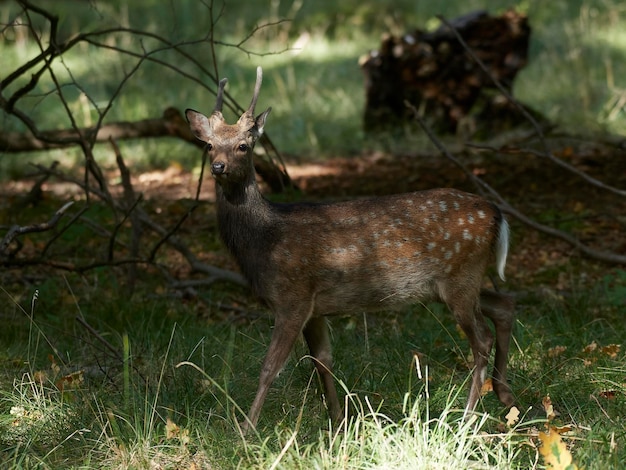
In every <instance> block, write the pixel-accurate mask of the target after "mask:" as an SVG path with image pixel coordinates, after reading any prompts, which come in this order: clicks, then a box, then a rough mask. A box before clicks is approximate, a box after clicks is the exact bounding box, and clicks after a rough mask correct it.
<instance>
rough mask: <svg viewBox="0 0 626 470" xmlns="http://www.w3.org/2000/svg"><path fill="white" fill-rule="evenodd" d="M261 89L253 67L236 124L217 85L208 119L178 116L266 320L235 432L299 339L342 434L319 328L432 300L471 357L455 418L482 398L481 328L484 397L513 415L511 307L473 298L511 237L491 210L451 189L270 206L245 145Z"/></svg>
mask: <svg viewBox="0 0 626 470" xmlns="http://www.w3.org/2000/svg"><path fill="white" fill-rule="evenodd" d="M262 77H263V73H262V69H261V68H260V67H259V68H257V77H256V84H255V87H254V93H253V96H252V101H251V103H250V106H249V107H248V109H247V110H246V111H245V112H244V113H243V114H242V115H241V117H240V118H239V119H238V121H237V122H236V123H235V124H232V125H231V124H227V122H226V121H225V119H224V117H223V115H222V105H223V99H224V88H225V86H226V83H227V79H222V80H221V81H220V82H219V86H218V91H217V94H216V95H217V97H216V104H215V108H214V109H213V112H212V113H211V114H210V115H209V116H205V115H204V114H202V113H200V112H198V111H194V110H193V109H187V110H186V111H185V115H186V118H187V121H188V123H189V126H190V129H191V131H192V133H193V134H194V136H195V137H196V138H197V139H199V140H201V141H202V142H204V143H205V144H206V147H205V151H206V152H208V158H209V165H210V171H211V174H212V177H213V178H214V180H215V191H216V214H217V222H218V230H219V232H220V236H221V239H222V240H223V242H224V244H225V245H226V247H227V248H228V250H229V251H230V253H231V254H232V256H233V257H234V258H235V260H236V261H237V264H238V266H239V268H240V270H241V273H242V274H243V276H244V277H245V278H246V279H247V281H248V283H249V286H250V288H251V290H252V292H253V293H254V294H255V295H256V296H257V297H258V298H259V299H260V300H262V301H263V302H264V303H265V304H266V305H267V306H268V307H269V309H270V311H271V312H272V314H273V318H274V328H273V332H272V335H271V340H270V344H269V347H268V350H267V353H266V356H265V359H264V361H263V364H262V367H261V371H260V377H259V384H258V389H257V392H256V396H255V398H254V400H253V402H252V405H251V406H250V409H249V412H248V414H247V417H246V418H245V420H244V421H243V422H242V423H241V429H242V431H243V432H248V431H249V430H250V429H256V426H257V424H258V420H259V416H260V414H261V409H262V407H263V403H264V402H265V399H266V396H267V394H268V391H269V389H270V387H271V384H272V382H273V381H274V379H275V378H276V376H277V375H278V374H279V372H280V371H281V370H282V368H283V367H284V365H285V363H286V361H287V359H288V357H289V355H290V353H291V351H292V350H293V349H294V345H295V343H296V341H297V339H298V338H299V337H300V334H302V335H303V336H304V339H305V342H306V344H307V346H308V349H309V351H310V355H311V358H312V359H313V362H314V365H315V368H316V370H317V373H318V375H319V377H320V381H321V383H322V386H323V393H324V396H325V399H326V403H327V410H328V414H329V417H330V418H331V422H336V423H339V422H341V420H342V419H343V418H344V410H343V407H342V406H341V405H340V402H339V398H338V394H337V390H336V388H335V380H334V376H333V359H332V353H331V341H330V334H329V328H328V323H327V317H328V316H329V315H334V314H342V315H350V314H362V313H364V312H370V311H381V310H391V309H397V308H399V307H402V306H406V305H410V304H416V303H418V302H425V301H431V300H432V301H441V302H443V303H444V304H446V305H447V307H448V309H449V310H450V311H451V312H452V314H453V315H454V318H455V320H456V322H457V323H458V324H459V325H460V327H461V329H462V330H463V332H464V333H465V336H466V337H467V340H468V342H469V345H470V348H471V351H472V353H473V360H474V365H473V371H472V375H471V382H470V390H469V396H468V399H467V404H466V407H465V412H466V413H471V412H473V411H474V410H475V407H476V405H477V402H478V400H479V398H480V396H481V388H482V386H483V383H484V382H485V380H486V376H487V367H488V360H489V357H490V354H491V351H492V346H493V343H494V335H493V333H492V332H491V329H490V327H489V325H488V324H487V322H486V320H485V317H486V318H489V319H490V320H491V322H492V323H493V326H494V330H495V358H494V369H493V379H492V382H493V390H494V392H495V394H496V396H497V398H498V399H499V400H500V402H502V404H503V405H505V406H506V407H510V406H512V405H513V403H514V396H513V393H512V391H511V388H510V386H509V384H508V381H507V377H506V372H507V362H508V352H509V344H510V339H511V330H512V327H513V322H514V301H513V297H512V296H511V295H509V294H505V293H501V292H499V291H497V290H489V289H485V288H483V287H482V285H483V279H484V277H485V276H486V270H487V268H488V267H489V265H490V263H491V262H492V261H494V260H495V265H496V268H497V273H498V274H499V276H500V277H501V278H502V280H504V269H505V264H506V258H507V253H508V249H509V225H508V223H507V221H506V219H505V218H504V216H503V214H502V212H501V211H500V209H499V208H498V206H497V205H495V204H494V203H492V202H490V201H488V200H487V199H485V198H483V197H480V196H477V195H474V194H470V193H467V192H462V191H460V190H457V189H452V188H439V189H430V190H424V191H418V192H411V193H406V194H397V195H386V196H378V197H370V198H363V199H353V200H347V201H341V202H318V203H309V202H292V203H275V202H270V201H269V200H268V199H267V198H265V197H264V196H263V195H262V193H261V191H260V188H259V185H258V183H257V179H256V173H255V170H254V165H253V155H254V154H253V149H254V146H255V143H256V142H257V140H258V139H259V137H261V135H262V134H263V132H264V127H265V123H266V120H267V117H268V115H269V113H270V111H271V109H272V108H271V107H270V108H268V109H267V110H265V111H264V112H262V113H260V114H259V115H258V116H255V107H256V103H257V100H258V97H259V92H260V89H261V82H262ZM494 284H495V283H494Z"/></svg>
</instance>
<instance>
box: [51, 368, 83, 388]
mask: <svg viewBox="0 0 626 470" xmlns="http://www.w3.org/2000/svg"><path fill="white" fill-rule="evenodd" d="M84 381H85V373H84V372H83V371H82V370H78V371H76V372H72V373H71V374H67V375H65V376H63V377H61V378H60V379H59V380H57V381H56V383H55V385H56V387H57V388H58V389H59V390H60V391H61V392H62V391H63V390H65V389H77V388H78V387H80V386H81V385H82V383H83V382H84Z"/></svg>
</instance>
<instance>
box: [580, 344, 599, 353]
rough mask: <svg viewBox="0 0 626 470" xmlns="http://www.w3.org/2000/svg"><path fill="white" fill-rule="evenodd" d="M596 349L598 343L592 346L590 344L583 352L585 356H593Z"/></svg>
mask: <svg viewBox="0 0 626 470" xmlns="http://www.w3.org/2000/svg"><path fill="white" fill-rule="evenodd" d="M596 349H598V343H596V342H595V341H594V342H593V343H591V344H588V345H587V346H585V347H584V348H583V352H584V353H585V354H591V353H592V352H594V351H595V350H596Z"/></svg>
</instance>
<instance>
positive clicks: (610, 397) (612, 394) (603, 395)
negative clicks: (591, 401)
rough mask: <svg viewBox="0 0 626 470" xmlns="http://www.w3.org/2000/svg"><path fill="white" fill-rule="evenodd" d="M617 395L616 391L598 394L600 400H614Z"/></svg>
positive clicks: (605, 391) (604, 391)
mask: <svg viewBox="0 0 626 470" xmlns="http://www.w3.org/2000/svg"><path fill="white" fill-rule="evenodd" d="M616 395H617V391H615V390H603V391H601V392H600V393H598V396H599V397H600V398H606V399H607V400H613V399H614V398H615V396H616Z"/></svg>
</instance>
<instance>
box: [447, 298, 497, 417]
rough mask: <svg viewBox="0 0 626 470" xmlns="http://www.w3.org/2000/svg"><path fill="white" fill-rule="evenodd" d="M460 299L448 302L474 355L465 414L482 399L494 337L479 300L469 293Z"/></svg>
mask: <svg viewBox="0 0 626 470" xmlns="http://www.w3.org/2000/svg"><path fill="white" fill-rule="evenodd" d="M456 295H457V296H460V297H458V298H453V299H452V300H450V301H448V302H446V303H447V304H448V307H449V308H450V310H452V312H453V313H454V316H455V318H456V321H457V322H458V323H459V325H460V326H461V329H462V330H463V332H464V333H465V335H466V336H467V339H468V341H469V344H470V347H471V348H472V353H473V355H474V372H473V374H472V385H471V387H470V392H469V397H468V399H467V405H466V407H465V412H466V413H467V412H469V411H473V410H474V408H475V407H476V403H478V399H479V398H480V393H481V389H482V386H483V383H484V382H485V378H486V377H487V363H488V361H489V354H490V352H491V347H492V345H493V335H492V334H491V331H490V330H489V327H488V326H487V322H486V321H485V318H484V317H483V315H482V313H481V312H480V308H479V306H478V299H477V298H472V297H473V296H472V295H470V294H468V293H467V292H457V293H456Z"/></svg>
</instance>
